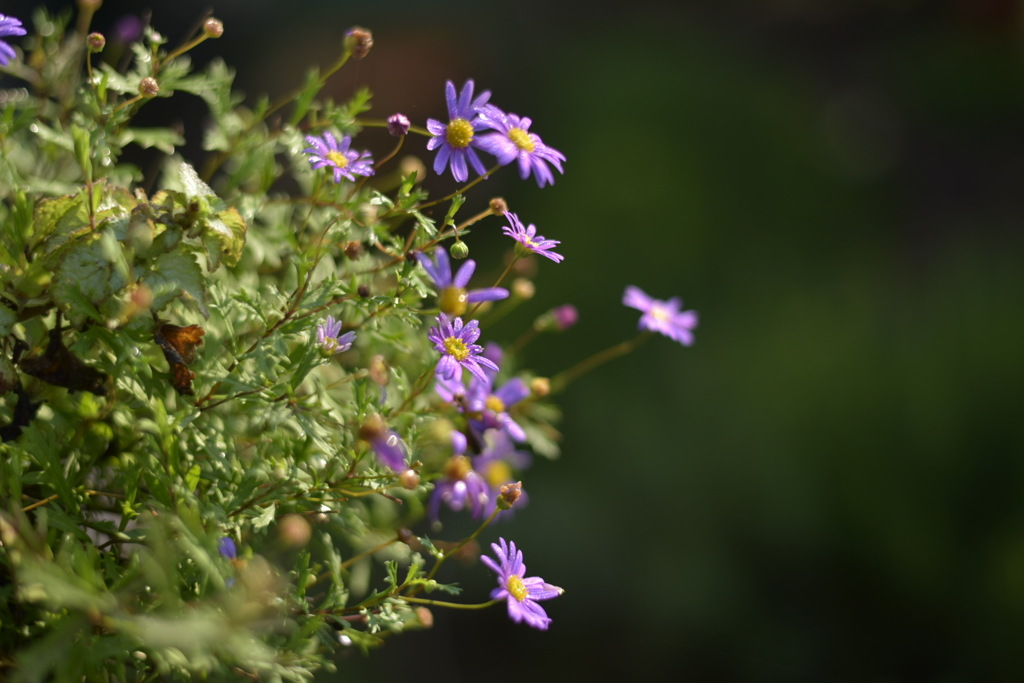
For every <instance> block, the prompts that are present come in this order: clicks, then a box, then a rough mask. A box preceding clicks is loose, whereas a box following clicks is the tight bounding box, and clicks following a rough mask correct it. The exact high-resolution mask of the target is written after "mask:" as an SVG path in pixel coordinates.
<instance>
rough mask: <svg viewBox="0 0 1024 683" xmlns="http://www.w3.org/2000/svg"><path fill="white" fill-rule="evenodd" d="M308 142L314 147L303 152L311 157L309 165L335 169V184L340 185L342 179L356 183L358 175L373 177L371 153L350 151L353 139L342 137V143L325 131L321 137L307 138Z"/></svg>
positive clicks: (309, 136)
mask: <svg viewBox="0 0 1024 683" xmlns="http://www.w3.org/2000/svg"><path fill="white" fill-rule="evenodd" d="M306 142H307V143H309V144H310V145H312V146H311V147H307V148H306V149H304V150H302V151H303V152H304V153H305V154H307V155H309V165H310V166H312V167H313V168H314V169H316V168H323V167H325V166H330V167H331V168H333V169H334V182H336V183H340V182H341V179H342V178H347V179H348V180H350V181H353V182H354V181H355V179H356V176H357V175H361V176H371V175H373V159H372V158H370V153H369V152H357V151H355V150H353V149H349V145H351V144H352V138H350V137H349V136H347V135H345V136H342V138H341V142H338V141H337V140H335V138H334V136H333V135H331V133H330V131H324V134H323V135H322V136H321V137H316V136H314V135H308V136H306Z"/></svg>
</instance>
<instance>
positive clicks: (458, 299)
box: [416, 248, 508, 315]
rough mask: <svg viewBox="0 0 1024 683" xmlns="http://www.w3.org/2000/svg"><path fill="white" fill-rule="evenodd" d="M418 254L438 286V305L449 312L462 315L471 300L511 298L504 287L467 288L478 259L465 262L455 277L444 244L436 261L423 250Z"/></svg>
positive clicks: (474, 301)
mask: <svg viewBox="0 0 1024 683" xmlns="http://www.w3.org/2000/svg"><path fill="white" fill-rule="evenodd" d="M416 258H417V259H419V262H420V265H421V266H423V270H425V271H427V275H429V276H430V277H431V279H433V281H434V285H436V286H437V305H438V306H439V307H440V308H441V310H442V311H443V312H445V313H447V314H448V315H462V314H463V313H465V312H466V309H467V308H469V304H474V303H478V302H481V301H498V300H499V299H505V298H508V290H507V289H505V288H504V287H486V288H484V289H474V290H473V291H469V290H467V289H466V285H468V284H469V279H470V278H471V277H473V271H475V270H476V261H474V260H473V259H468V260H467V261H466V262H465V263H463V264H462V266H461V267H460V268H459V270H458V271H457V272H456V273H455V276H454V277H453V276H452V268H451V262H450V261H449V260H448V254H447V253H446V252H445V250H444V249H443V248H438V249H437V255H436V256H435V257H434V259H435V260H433V261H431V260H430V257H429V256H427V255H426V254H423V253H417V254H416Z"/></svg>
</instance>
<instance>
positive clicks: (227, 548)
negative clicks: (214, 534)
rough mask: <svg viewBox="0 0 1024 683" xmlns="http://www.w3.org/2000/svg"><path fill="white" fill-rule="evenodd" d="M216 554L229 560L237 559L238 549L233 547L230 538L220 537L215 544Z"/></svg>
mask: <svg viewBox="0 0 1024 683" xmlns="http://www.w3.org/2000/svg"><path fill="white" fill-rule="evenodd" d="M217 552H219V553H220V554H221V556H223V557H226V558H227V559H229V560H233V559H235V558H236V557H238V548H237V547H235V542H234V540H233V539H232V538H231V537H230V536H221V539H220V541H218V542H217Z"/></svg>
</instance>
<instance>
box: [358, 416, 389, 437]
mask: <svg viewBox="0 0 1024 683" xmlns="http://www.w3.org/2000/svg"><path fill="white" fill-rule="evenodd" d="M387 429H388V426H387V424H385V422H384V418H382V417H381V416H380V415H377V414H376V413H374V414H373V415H370V416H369V417H367V418H366V419H365V420H363V424H361V425H359V438H360V439H362V440H364V441H374V440H375V439H380V438H381V437H383V436H384V433H385V432H386V431H387Z"/></svg>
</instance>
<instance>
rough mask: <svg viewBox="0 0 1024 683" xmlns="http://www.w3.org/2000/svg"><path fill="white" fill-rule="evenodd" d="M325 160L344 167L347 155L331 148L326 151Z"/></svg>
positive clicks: (346, 162) (346, 163)
mask: <svg viewBox="0 0 1024 683" xmlns="http://www.w3.org/2000/svg"><path fill="white" fill-rule="evenodd" d="M327 161H329V162H331V163H332V164H333V165H335V166H337V167H338V168H345V167H346V166H348V157H347V156H345V155H344V154H342V153H341V152H339V151H337V150H332V151H330V152H328V153H327Z"/></svg>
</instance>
